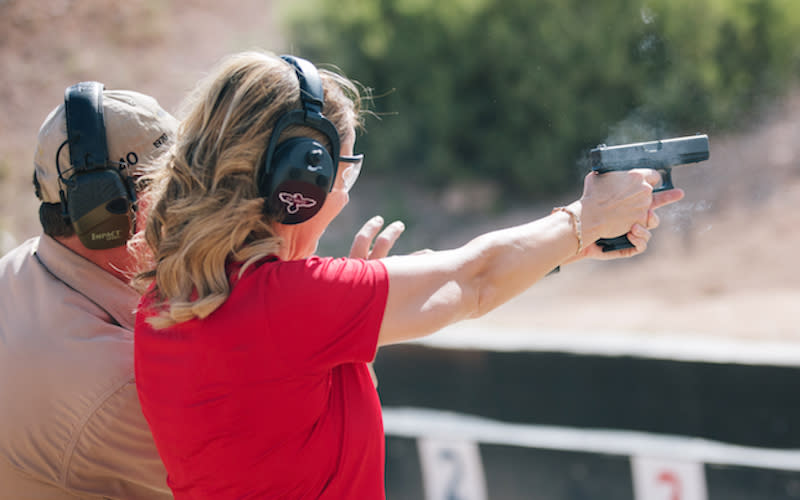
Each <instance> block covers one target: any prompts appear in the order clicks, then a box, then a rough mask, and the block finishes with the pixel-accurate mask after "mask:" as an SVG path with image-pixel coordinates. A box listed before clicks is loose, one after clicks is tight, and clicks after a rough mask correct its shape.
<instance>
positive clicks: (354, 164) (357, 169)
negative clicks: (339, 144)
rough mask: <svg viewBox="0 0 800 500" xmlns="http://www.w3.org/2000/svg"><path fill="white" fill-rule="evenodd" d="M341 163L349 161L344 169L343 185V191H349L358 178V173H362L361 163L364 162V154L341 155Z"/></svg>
mask: <svg viewBox="0 0 800 500" xmlns="http://www.w3.org/2000/svg"><path fill="white" fill-rule="evenodd" d="M339 163H347V164H348V165H347V167H345V169H344V170H343V171H342V181H344V182H343V184H344V185H343V187H342V191H344V192H345V193H347V192H349V191H350V189H351V188H352V187H353V184H355V183H356V180H357V179H358V174H360V173H361V165H362V164H363V163H364V155H363V154H357V155H354V156H340V157H339Z"/></svg>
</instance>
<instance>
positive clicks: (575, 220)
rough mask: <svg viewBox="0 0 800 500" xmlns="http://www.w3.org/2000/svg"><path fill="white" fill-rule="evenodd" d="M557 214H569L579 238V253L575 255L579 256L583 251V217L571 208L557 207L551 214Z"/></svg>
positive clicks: (576, 235)
mask: <svg viewBox="0 0 800 500" xmlns="http://www.w3.org/2000/svg"><path fill="white" fill-rule="evenodd" d="M556 212H566V213H568V214H569V216H570V219H571V220H572V227H573V229H574V230H575V237H576V238H578V251H577V252H575V255H578V254H579V253H581V252H582V251H583V231H582V230H581V216H580V215H578V212H576V211H575V210H573V209H571V208H569V207H555V208H554V209H553V211H552V212H551V213H556Z"/></svg>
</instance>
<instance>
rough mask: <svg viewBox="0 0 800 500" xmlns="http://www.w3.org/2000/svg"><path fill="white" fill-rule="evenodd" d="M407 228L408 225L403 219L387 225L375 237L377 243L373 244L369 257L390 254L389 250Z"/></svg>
mask: <svg viewBox="0 0 800 500" xmlns="http://www.w3.org/2000/svg"><path fill="white" fill-rule="evenodd" d="M405 229H406V226H405V224H403V223H402V222H401V221H395V222H392V223H391V224H389V225H388V226H386V229H384V230H383V231H381V234H379V235H378V237H377V238H376V239H375V244H374V245H373V246H372V251H371V252H370V253H369V258H370V259H382V258H384V257H386V256H387V255H389V251H390V250H391V249H392V247H393V246H394V244H395V242H396V241H397V239H398V238H399V237H400V235H401V234H403V231H405Z"/></svg>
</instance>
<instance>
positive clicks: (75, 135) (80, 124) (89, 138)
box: [56, 82, 136, 250]
mask: <svg viewBox="0 0 800 500" xmlns="http://www.w3.org/2000/svg"><path fill="white" fill-rule="evenodd" d="M64 107H65V113H66V118H67V142H65V143H64V144H62V145H61V148H63V147H64V145H65V144H68V145H69V159H70V164H71V169H68V172H69V176H65V175H64V174H65V172H62V170H61V166H60V165H59V156H60V153H61V148H59V149H58V153H56V169H57V170H58V177H59V180H60V181H61V184H62V186H63V188H62V189H61V190H60V191H59V194H60V196H61V206H62V209H63V212H64V216H65V218H68V219H69V221H70V222H71V223H72V227H73V228H74V229H75V233H76V234H77V235H78V237H79V238H80V241H81V243H82V244H83V245H84V246H85V247H86V248H89V249H92V250H102V249H107V248H114V247H119V246H122V245H124V244H125V242H126V241H127V240H128V238H129V236H130V234H131V227H132V225H133V211H132V209H133V202H134V201H136V191H135V189H134V186H133V180H132V178H131V177H130V176H123V175H122V172H121V171H120V167H126V166H127V165H126V164H117V163H112V162H110V161H109V159H108V144H107V143H106V128H105V122H104V120H103V85H102V84H101V83H98V82H81V83H78V84H75V85H73V86H71V87H68V88H67V89H66V91H65V92H64Z"/></svg>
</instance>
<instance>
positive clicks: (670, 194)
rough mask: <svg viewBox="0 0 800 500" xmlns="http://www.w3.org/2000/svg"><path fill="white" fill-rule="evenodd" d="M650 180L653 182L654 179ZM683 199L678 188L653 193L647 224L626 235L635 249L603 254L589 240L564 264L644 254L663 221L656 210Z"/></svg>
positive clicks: (635, 224) (633, 229)
mask: <svg viewBox="0 0 800 500" xmlns="http://www.w3.org/2000/svg"><path fill="white" fill-rule="evenodd" d="M590 175H591V174H590ZM648 179H649V180H652V178H648ZM649 180H647V179H645V182H648V184H649ZM586 182H587V183H589V182H590V181H589V179H588V176H587V181H586ZM657 185H658V184H655V185H653V184H650V186H653V187H655V186H657ZM592 188H593V186H592ZM590 189H591V188H590ZM644 190H645V191H647V190H648V188H647V187H644ZM683 197H684V192H683V190H682V189H677V188H676V189H670V190H668V191H660V192H658V193H652V202H651V203H650V207H649V208H648V209H647V217H646V219H645V224H642V223H641V222H635V223H634V224H633V226H631V228H630V230H628V231H627V232H626V233H625V235H626V236H627V237H628V240H629V241H630V242H631V244H633V246H634V248H625V249H622V250H615V251H612V252H603V250H602V248H600V247H599V246H598V245H595V244H594V241H596V239H595V240H588V241H585V242H584V245H585V248H584V249H583V251H582V252H581V253H580V254H578V255H576V256H575V257H573V258H571V259H569V260H567V261H566V262H564V264H568V263H570V262H575V261H577V260H580V259H583V258H587V257H588V258H593V259H597V260H611V259H620V258H626V257H632V256H634V255H638V254H640V253H642V252H644V251H645V250H646V249H647V243H648V242H649V241H650V237H651V236H652V233H651V232H650V230H652V229H655V228H657V227H658V225H659V223H660V222H661V219H660V218H659V217H658V214H656V212H655V210H656V209H657V208H659V207H663V206H664V205H669V204H670V203H675V202H676V201H679V200H681V199H683ZM582 201H583V200H582ZM620 234H622V233H620ZM620 234H617V236H620ZM585 235H586V233H584V238H586V236H585ZM601 237H602V238H607V237H608V236H601ZM615 237H616V236H615ZM589 238H592V236H591V235H590V236H589Z"/></svg>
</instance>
